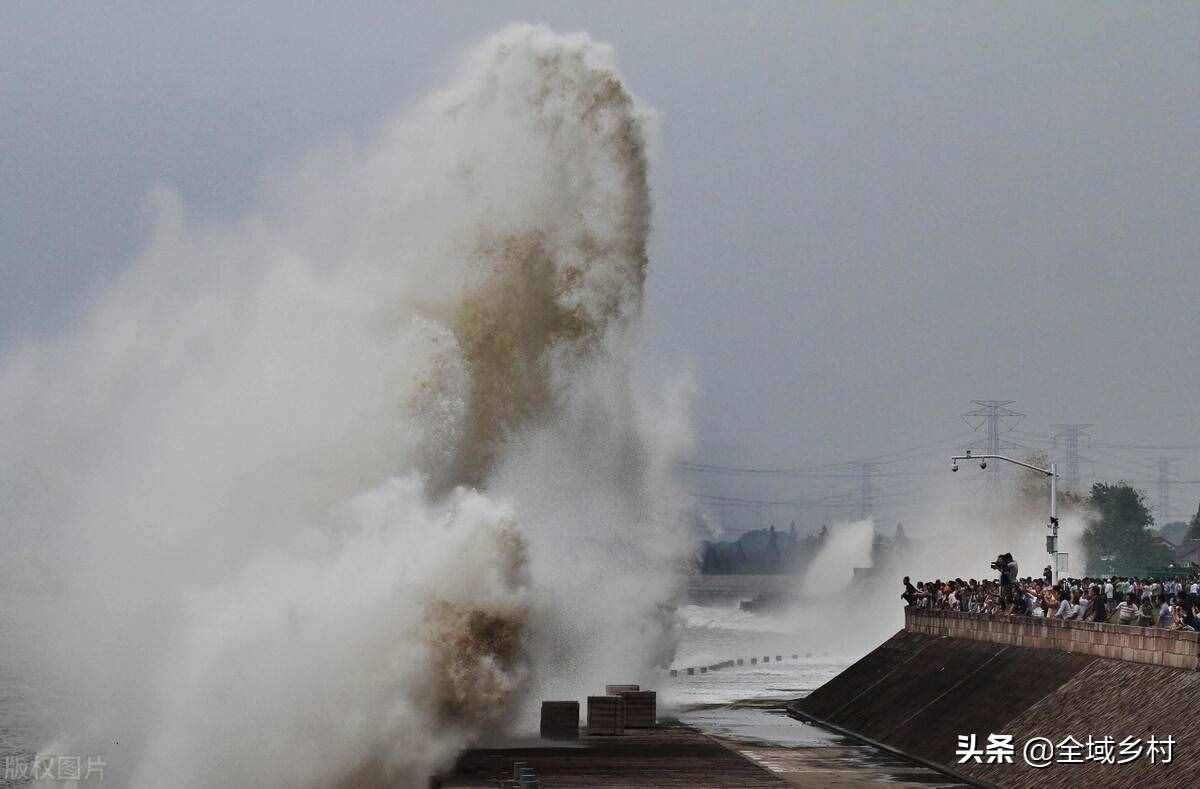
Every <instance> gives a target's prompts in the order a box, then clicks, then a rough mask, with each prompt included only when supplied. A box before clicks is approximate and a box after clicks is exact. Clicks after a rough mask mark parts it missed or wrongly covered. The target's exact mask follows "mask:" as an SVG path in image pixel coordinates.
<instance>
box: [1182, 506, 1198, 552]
mask: <svg viewBox="0 0 1200 789" xmlns="http://www.w3.org/2000/svg"><path fill="white" fill-rule="evenodd" d="M1183 539H1184V540H1185V541H1186V540H1200V505H1198V506H1197V507H1196V514H1195V515H1193V516H1192V520H1191V521H1190V522H1189V523H1188V529H1187V532H1186V533H1185V534H1184V535H1183ZM1185 544H1186V542H1185Z"/></svg>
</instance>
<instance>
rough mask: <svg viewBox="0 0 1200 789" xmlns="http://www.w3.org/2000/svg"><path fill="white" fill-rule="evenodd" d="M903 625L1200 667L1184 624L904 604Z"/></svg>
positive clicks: (1199, 639) (1196, 640) (1198, 648)
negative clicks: (997, 613) (975, 611)
mask: <svg viewBox="0 0 1200 789" xmlns="http://www.w3.org/2000/svg"><path fill="white" fill-rule="evenodd" d="M904 628H905V629H906V630H909V631H912V632H915V633H925V634H927V635H933V636H951V637H953V638H966V639H970V640H974V641H990V642H992V643H996V644H1011V645H1013V646H1022V647H1033V648H1037V649H1056V650H1059V651H1061V652H1075V653H1079V654H1085V655H1095V656H1097V657H1104V658H1110V659H1113V660H1126V661H1129V662H1132V663H1146V664H1149V665H1152V666H1167V667H1170V668H1182V669H1187V670H1189V671H1196V670H1198V669H1200V633H1197V632H1194V631H1188V630H1164V629H1162V628H1158V627H1134V626H1132V625H1110V624H1106V623H1104V622H1076V621H1072V620H1065V621H1064V620H1061V619H1041V618H1034V617H1028V616H984V615H983V614H964V613H961V612H958V611H938V610H932V611H931V610H928V609H924V608H912V607H908V608H905V609H904Z"/></svg>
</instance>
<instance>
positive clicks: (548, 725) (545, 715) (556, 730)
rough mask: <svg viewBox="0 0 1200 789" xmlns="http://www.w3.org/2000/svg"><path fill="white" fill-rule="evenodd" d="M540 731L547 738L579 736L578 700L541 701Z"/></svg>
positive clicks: (556, 738)
mask: <svg viewBox="0 0 1200 789" xmlns="http://www.w3.org/2000/svg"><path fill="white" fill-rule="evenodd" d="M540 732H541V735H542V737H544V738H545V739H548V740H558V739H573V738H575V737H578V736H579V702H578V701H543V702H542V720H541V728H540Z"/></svg>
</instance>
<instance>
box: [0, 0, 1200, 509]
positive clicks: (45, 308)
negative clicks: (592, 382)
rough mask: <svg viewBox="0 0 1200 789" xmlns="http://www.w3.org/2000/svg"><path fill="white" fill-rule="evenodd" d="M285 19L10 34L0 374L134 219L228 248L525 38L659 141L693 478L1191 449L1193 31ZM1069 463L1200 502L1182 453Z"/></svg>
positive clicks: (1197, 368) (663, 285)
mask: <svg viewBox="0 0 1200 789" xmlns="http://www.w3.org/2000/svg"><path fill="white" fill-rule="evenodd" d="M293 5H294V4H292V3H282V2H259V3H253V4H243V3H221V2H211V1H210V2H204V3H184V2H173V3H169V4H160V3H153V4H152V3H125V2H116V3H71V4H67V3H54V2H16V3H14V2H8V3H4V4H3V5H2V6H0V337H2V338H3V339H0V348H3V347H5V346H8V345H10V344H11V343H12V342H13V338H14V337H17V336H21V335H29V334H33V335H52V334H54V333H55V332H57V331H59V330H61V329H62V327H64V326H66V325H68V324H70V322H71V321H72V320H73V319H75V317H76V316H77V315H78V311H79V309H80V307H81V301H82V299H83V298H85V296H86V294H87V293H88V292H89V291H90V290H92V289H95V288H98V287H102V286H103V284H104V283H105V282H106V281H107V280H109V279H110V278H111V277H112V276H113V274H114V272H116V271H119V270H120V269H121V268H122V267H123V266H125V265H126V264H127V261H128V260H129V259H130V258H131V256H132V255H133V254H134V253H135V252H136V250H137V249H138V245H139V243H140V241H141V240H142V239H143V237H144V233H145V232H146V225H147V220H146V215H145V213H144V210H143V205H144V201H145V197H146V194H147V192H148V191H149V190H150V189H151V188H152V187H153V186H154V185H155V184H157V183H165V184H168V185H170V186H171V187H173V188H174V189H176V190H178V192H179V193H180V194H181V195H182V197H183V199H184V201H185V203H186V204H187V205H188V207H189V210H190V211H191V212H192V213H194V214H196V215H199V216H202V217H212V218H217V219H220V218H225V217H236V216H238V215H240V214H241V213H242V212H244V211H245V210H246V209H247V208H248V207H250V206H252V205H253V204H254V202H255V200H256V195H257V194H258V192H259V189H260V183H261V181H262V179H264V178H267V177H269V176H270V175H271V174H272V173H276V172H280V171H283V170H286V169H287V168H288V167H289V166H290V165H291V163H294V162H295V161H296V160H297V159H298V158H299V157H301V156H303V154H304V153H305V152H306V151H309V150H311V149H313V148H314V147H316V146H320V145H324V144H328V143H330V142H331V141H334V140H336V139H337V138H338V137H339V135H351V136H354V137H363V136H366V135H369V134H370V133H371V131H372V129H373V128H374V127H375V126H376V124H378V123H379V122H380V121H382V120H383V119H385V118H386V117H388V116H390V115H392V114H394V113H395V112H396V111H397V110H400V109H402V108H403V107H404V106H406V105H407V104H409V103H411V102H412V101H413V100H414V99H416V98H417V97H419V96H420V95H422V94H424V93H425V92H427V91H429V90H430V89H434V88H437V87H440V86H442V85H443V84H445V82H446V81H447V79H448V75H447V67H448V65H449V64H450V63H451V62H453V60H454V58H455V57H456V56H457V55H458V54H459V53H460V52H461V51H462V49H463V48H464V47H465V46H467V45H469V44H471V43H473V42H475V41H476V40H478V39H479V38H480V37H482V36H483V35H485V34H487V33H489V32H492V31H494V30H495V29H497V28H499V27H500V26H501V25H503V24H504V23H506V22H510V21H517V20H526V21H535V22H537V21H541V22H545V23H547V24H549V25H550V26H551V27H553V28H555V29H558V30H561V31H571V30H584V31H587V32H588V33H590V34H591V35H593V36H594V37H595V38H598V39H600V40H604V41H607V42H610V43H612V44H613V45H614V46H615V48H616V51H617V57H618V61H619V63H620V66H621V69H622V71H623V73H624V74H625V75H626V77H627V79H628V82H629V85H630V87H631V88H632V90H633V91H634V92H636V93H637V94H638V95H639V96H641V97H642V98H643V99H645V100H646V102H647V103H649V104H650V105H652V106H654V107H655V108H656V109H657V110H659V112H660V113H661V115H662V125H661V135H660V138H659V141H658V145H657V150H656V156H655V159H654V163H653V164H654V171H653V174H652V178H653V187H654V193H655V198H656V207H655V228H656V231H655V240H654V258H653V261H652V271H651V275H650V281H649V303H648V308H647V317H648V325H647V331H648V352H649V358H650V360H651V361H652V362H653V364H654V366H656V367H660V366H661V367H664V368H667V369H678V368H679V367H680V366H681V365H682V364H690V365H691V366H692V368H693V369H694V371H695V376H696V382H697V387H698V397H697V401H696V406H695V411H696V420H695V421H696V428H697V433H698V436H699V440H700V445H699V447H698V449H697V452H696V456H697V458H698V459H701V460H704V461H708V462H713V463H726V464H752V465H777V464H783V465H824V464H831V463H838V462H841V461H845V460H850V459H854V458H866V457H872V456H876V455H879V454H882V453H886V452H890V451H894V450H900V449H905V448H907V447H910V446H917V445H923V444H925V443H927V442H936V440H938V439H940V438H942V437H945V436H948V435H950V434H954V433H958V432H961V431H963V430H965V429H966V427H965V426H964V425H963V423H962V420H961V419H960V418H959V415H960V414H961V413H962V412H964V411H966V410H968V408H969V407H970V405H969V402H970V400H972V399H977V398H996V399H1011V400H1015V401H1016V403H1015V405H1014V407H1015V408H1017V409H1019V410H1021V411H1023V412H1025V413H1027V414H1028V416H1027V417H1026V419H1025V420H1024V421H1023V423H1022V424H1021V425H1020V429H1021V430H1023V431H1026V433H1022V434H1013V435H1012V436H1011V437H1013V438H1014V440H1021V441H1025V442H1026V443H1029V444H1030V445H1031V446H1032V445H1036V441H1035V439H1034V437H1033V434H1037V433H1043V434H1044V433H1045V432H1046V429H1047V427H1048V426H1049V425H1050V424H1051V423H1055V422H1073V421H1074V422H1091V423H1095V424H1096V427H1094V428H1093V429H1092V434H1093V435H1095V436H1096V441H1097V442H1099V443H1106V442H1107V443H1143V444H1172V445H1178V444H1190V443H1193V442H1198V441H1200V434H1198V433H1200V431H1198V430H1197V425H1198V424H1200V397H1198V393H1200V350H1198V349H1200V310H1198V306H1200V265H1198V264H1200V211H1198V209H1200V4H1197V3H1194V2H1190V3H1148V4H1136V3H1128V2H1119V3H1108V4H1101V3H1093V2H1086V3H1006V4H1003V5H983V4H977V3H957V2H956V3H918V4H893V3H886V4H885V3H870V4H863V5H856V6H854V7H850V6H849V5H848V4H844V3H827V4H799V3H785V4H776V3H761V2H760V3H749V4H737V5H734V4H729V5H725V4H717V3H679V4H674V3H654V4H646V3H628V4H626V3H590V4H574V3H561V2H555V3H487V4H484V3H478V4H437V5H424V4H415V3H385V2H354V3H342V4H336V5H338V6H342V7H338V8H334V7H333V6H334V5H335V4H329V6H328V7H327V8H325V9H324V10H317V9H309V10H306V11H303V12H298V11H295V10H293ZM242 6H249V7H242ZM1022 436H1024V437H1023V438H1022ZM933 451H934V452H935V453H941V450H940V449H936V450H933ZM1139 453H1140V454H1139ZM943 454H944V453H943ZM1085 454H1087V455H1088V457H1092V458H1094V459H1095V460H1096V461H1097V462H1096V464H1095V466H1094V470H1095V473H1096V474H1099V475H1102V476H1103V475H1117V474H1120V475H1124V476H1126V477H1137V476H1138V475H1143V476H1147V477H1152V476H1153V471H1152V470H1150V469H1151V467H1152V465H1153V462H1154V460H1153V459H1154V458H1155V457H1158V456H1160V455H1167V456H1174V457H1179V458H1181V461H1180V463H1178V464H1177V465H1176V468H1175V470H1174V474H1175V477H1176V478H1180V479H1184V478H1186V479H1196V478H1198V477H1200V470H1198V469H1196V467H1195V460H1196V453H1195V452H1194V451H1190V450H1178V451H1164V452H1160V453H1154V452H1148V451H1141V450H1138V451H1133V450H1118V449H1115V448H1104V447H1095V448H1092V449H1090V450H1085ZM1092 468H1093V467H1091V466H1088V467H1087V470H1088V471H1091V470H1092ZM808 484H810V483H807V482H803V481H798V480H795V479H785V480H779V479H774V480H773V481H771V482H770V483H769V484H763V483H762V482H761V481H755V480H753V479H745V478H741V477H737V476H731V475H725V476H706V477H702V478H700V479H697V480H696V481H695V486H696V488H697V489H702V490H707V491H712V492H718V493H723V494H726V495H744V496H748V497H753V496H768V495H769V496H780V495H786V494H789V493H801V492H804V491H805V490H806V488H805V485H808ZM811 484H815V483H811ZM822 484H824V485H825V486H826V488H829V486H832V488H831V489H836V488H837V486H839V485H841V486H843V487H851V486H852V485H853V484H856V483H854V482H853V480H841V479H833V480H826V481H825V482H823V483H822ZM1173 491H1174V493H1173V495H1174V499H1175V503H1176V509H1177V510H1179V511H1182V510H1185V509H1189V508H1191V509H1194V507H1195V499H1196V494H1197V493H1198V492H1200V487H1196V486H1191V487H1188V486H1182V485H1180V486H1175V487H1174V488H1173Z"/></svg>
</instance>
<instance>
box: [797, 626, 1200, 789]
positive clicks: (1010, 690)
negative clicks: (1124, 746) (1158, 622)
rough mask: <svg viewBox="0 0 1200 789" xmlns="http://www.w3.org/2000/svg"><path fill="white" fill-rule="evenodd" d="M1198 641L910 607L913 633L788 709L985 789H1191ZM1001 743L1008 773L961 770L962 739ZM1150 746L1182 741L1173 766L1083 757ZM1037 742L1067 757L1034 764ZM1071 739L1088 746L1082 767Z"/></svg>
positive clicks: (1198, 751)
mask: <svg viewBox="0 0 1200 789" xmlns="http://www.w3.org/2000/svg"><path fill="white" fill-rule="evenodd" d="M1198 643H1200V642H1198V634H1197V633H1193V632H1178V631H1176V632H1171V631H1165V630H1161V629H1155V628H1141V627H1128V626H1123V625H1109V624H1103V623H1100V624H1097V623H1089V622H1074V623H1072V622H1061V621H1053V620H1051V621H1047V620H1038V619H1032V618H1026V617H994V618H992V617H985V616H980V615H976V614H961V613H951V612H940V611H925V610H921V609H912V608H910V609H908V610H907V611H906V614H905V629H904V630H901V631H900V632H899V633H897V634H896V635H895V636H893V637H892V638H890V639H888V640H887V641H886V642H884V643H883V644H881V645H880V646H879V647H878V648H876V649H875V650H874V651H873V652H871V653H870V654H868V655H866V656H865V657H863V658H862V659H861V660H859V661H858V662H857V663H855V664H854V665H852V666H850V667H849V668H847V669H846V670H845V671H844V672H842V673H841V674H839V675H838V676H837V677H835V678H833V679H832V680H830V681H829V682H827V683H826V684H825V685H823V686H822V687H820V688H818V689H817V690H816V691H814V692H813V693H812V694H811V695H810V696H808V697H807V698H804V699H800V700H798V701H796V702H794V703H793V704H792V705H790V710H791V711H792V713H793V714H794V715H795V716H796V717H799V718H801V719H809V720H814V721H816V722H821V723H826V724H831V725H833V726H835V727H838V728H840V729H843V730H846V731H848V732H852V733H854V734H856V735H858V736H860V737H863V738H865V739H868V740H871V741H874V742H877V743H880V744H882V745H884V746H886V747H888V748H892V749H895V750H896V751H898V752H901V753H904V754H906V755H910V756H913V757H916V758H918V759H922V760H926V761H928V762H930V763H933V764H937V765H942V766H945V767H947V768H949V769H952V770H954V771H956V772H957V773H959V774H961V775H963V776H966V777H968V778H970V779H972V780H975V781H979V782H981V783H982V784H985V785H995V786H1005V787H1009V786H1011V787H1061V786H1083V785H1097V786H1105V787H1106V789H1108V788H1109V787H1111V788H1112V789H1119V788H1120V787H1178V786H1191V785H1195V776H1194V773H1195V769H1196V766H1197V765H1200V671H1197V670H1196V669H1197V646H1198ZM993 734H995V735H1012V737H1013V742H1014V745H1015V753H1014V758H1013V761H1012V763H1008V762H1006V761H1001V762H998V763H987V761H986V757H985V758H984V760H983V763H976V762H975V761H974V760H973V759H972V760H970V761H968V762H967V763H965V764H960V763H958V762H959V754H958V751H959V743H960V741H959V737H960V736H963V737H967V738H970V737H971V736H972V735H973V736H974V738H975V742H976V743H977V744H978V745H979V747H981V748H982V747H983V746H984V745H985V744H986V743H987V742H988V737H989V735H993ZM1151 736H1154V737H1156V738H1163V737H1167V736H1171V737H1173V739H1174V745H1173V748H1172V753H1171V761H1170V762H1169V763H1163V760H1162V758H1161V756H1160V758H1158V759H1156V760H1154V761H1152V760H1151V759H1150V757H1149V755H1148V754H1147V753H1146V752H1145V749H1144V748H1143V750H1142V755H1140V756H1139V757H1138V758H1136V759H1132V760H1130V761H1128V762H1127V763H1125V764H1116V763H1109V762H1108V761H1106V760H1105V759H1104V758H1103V756H1102V753H1097V754H1095V756H1097V757H1098V758H1091V759H1089V758H1087V757H1088V756H1089V755H1091V754H1090V753H1089V749H1088V748H1087V747H1086V744H1087V742H1088V739H1089V738H1092V739H1093V741H1094V742H1101V741H1103V740H1104V739H1105V738H1108V737H1111V738H1113V739H1114V740H1115V742H1117V743H1120V742H1121V741H1122V740H1123V739H1126V738H1130V739H1133V740H1137V741H1138V742H1140V743H1142V744H1143V745H1144V744H1145V743H1146V741H1148V740H1149V738H1150V737H1151ZM1036 737H1044V738H1046V739H1047V740H1049V741H1050V742H1051V743H1054V744H1055V745H1056V746H1057V745H1058V744H1060V743H1064V742H1066V748H1063V749H1056V757H1055V760H1054V761H1052V762H1051V763H1050V764H1048V765H1047V766H1044V767H1035V766H1032V765H1030V764H1028V763H1026V762H1025V760H1024V758H1023V753H1022V748H1023V745H1024V744H1025V743H1026V742H1027V741H1029V740H1030V739H1032V738H1036ZM1068 737H1069V738H1072V739H1071V740H1068V739H1067V738H1068ZM1073 741H1078V742H1079V743H1081V744H1082V746H1081V748H1080V751H1081V752H1082V754H1083V757H1084V758H1083V760H1081V761H1078V762H1077V761H1074V760H1073V758H1072V757H1073V755H1074V751H1073V750H1072V745H1071V743H1072V742H1073ZM1063 754H1066V760H1065V761H1059V760H1058V757H1059V756H1062V755H1063ZM1114 761H1116V759H1114Z"/></svg>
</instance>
